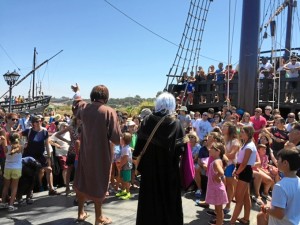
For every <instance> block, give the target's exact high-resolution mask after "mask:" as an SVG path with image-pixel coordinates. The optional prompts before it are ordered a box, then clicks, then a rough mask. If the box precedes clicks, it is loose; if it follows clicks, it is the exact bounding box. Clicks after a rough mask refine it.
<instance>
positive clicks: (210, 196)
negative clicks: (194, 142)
mask: <svg viewBox="0 0 300 225" xmlns="http://www.w3.org/2000/svg"><path fill="white" fill-rule="evenodd" d="M217 160H221V159H215V160H214V161H213V162H212V163H210V165H209V170H207V171H208V175H207V176H208V181H207V191H206V198H205V202H206V203H208V204H212V205H223V204H227V203H228V198H227V192H226V187H225V184H224V183H223V181H222V179H220V182H216V181H215V180H214V179H213V177H214V176H215V175H216V174H217V172H215V170H214V164H215V163H216V161H217Z"/></svg>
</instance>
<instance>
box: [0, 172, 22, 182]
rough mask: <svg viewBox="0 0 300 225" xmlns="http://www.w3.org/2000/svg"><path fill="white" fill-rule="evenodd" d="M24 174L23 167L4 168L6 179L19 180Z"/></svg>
mask: <svg viewBox="0 0 300 225" xmlns="http://www.w3.org/2000/svg"><path fill="white" fill-rule="evenodd" d="M21 175H22V169H4V175H3V176H4V178H5V179H6V180H10V179H13V180H17V179H19V178H20V177H21Z"/></svg>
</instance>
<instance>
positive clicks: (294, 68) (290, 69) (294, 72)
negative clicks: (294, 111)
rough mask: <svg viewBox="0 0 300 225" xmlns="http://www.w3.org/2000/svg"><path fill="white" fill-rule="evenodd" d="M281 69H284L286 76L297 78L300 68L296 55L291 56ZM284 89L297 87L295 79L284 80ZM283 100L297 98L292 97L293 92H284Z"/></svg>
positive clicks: (291, 101)
mask: <svg viewBox="0 0 300 225" xmlns="http://www.w3.org/2000/svg"><path fill="white" fill-rule="evenodd" d="M283 69H284V70H285V71H286V75H285V76H286V78H288V79H290V78H298V77H299V70H300V62H298V61H297V56H292V57H291V60H290V62H289V63H287V64H285V65H284V66H283ZM285 89H286V91H288V90H290V89H293V91H294V90H296V89H297V81H289V82H286V87H285ZM285 97H286V99H285V102H288V101H290V103H294V102H297V99H295V98H294V95H293V93H286V96H285Z"/></svg>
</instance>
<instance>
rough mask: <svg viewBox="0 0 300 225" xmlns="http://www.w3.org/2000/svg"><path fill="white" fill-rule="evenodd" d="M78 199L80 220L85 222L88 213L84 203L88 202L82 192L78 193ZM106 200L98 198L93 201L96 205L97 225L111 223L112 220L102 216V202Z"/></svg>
mask: <svg viewBox="0 0 300 225" xmlns="http://www.w3.org/2000/svg"><path fill="white" fill-rule="evenodd" d="M76 194H77V198H78V220H85V219H86V217H87V213H86V212H85V210H84V202H85V200H86V197H85V195H84V194H83V193H82V192H80V191H78V190H77V191H76ZM103 200H104V198H102V199H101V198H97V199H93V201H94V204H95V225H98V224H102V223H103V222H104V221H105V222H106V224H108V223H110V222H111V219H110V218H108V217H105V216H103V214H102V202H103Z"/></svg>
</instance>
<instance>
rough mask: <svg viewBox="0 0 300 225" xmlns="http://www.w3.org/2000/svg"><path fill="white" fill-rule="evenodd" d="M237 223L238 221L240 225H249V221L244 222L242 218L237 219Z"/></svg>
mask: <svg viewBox="0 0 300 225" xmlns="http://www.w3.org/2000/svg"><path fill="white" fill-rule="evenodd" d="M237 221H239V223H240V224H245V225H248V224H250V220H246V219H244V218H238V219H237Z"/></svg>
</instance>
